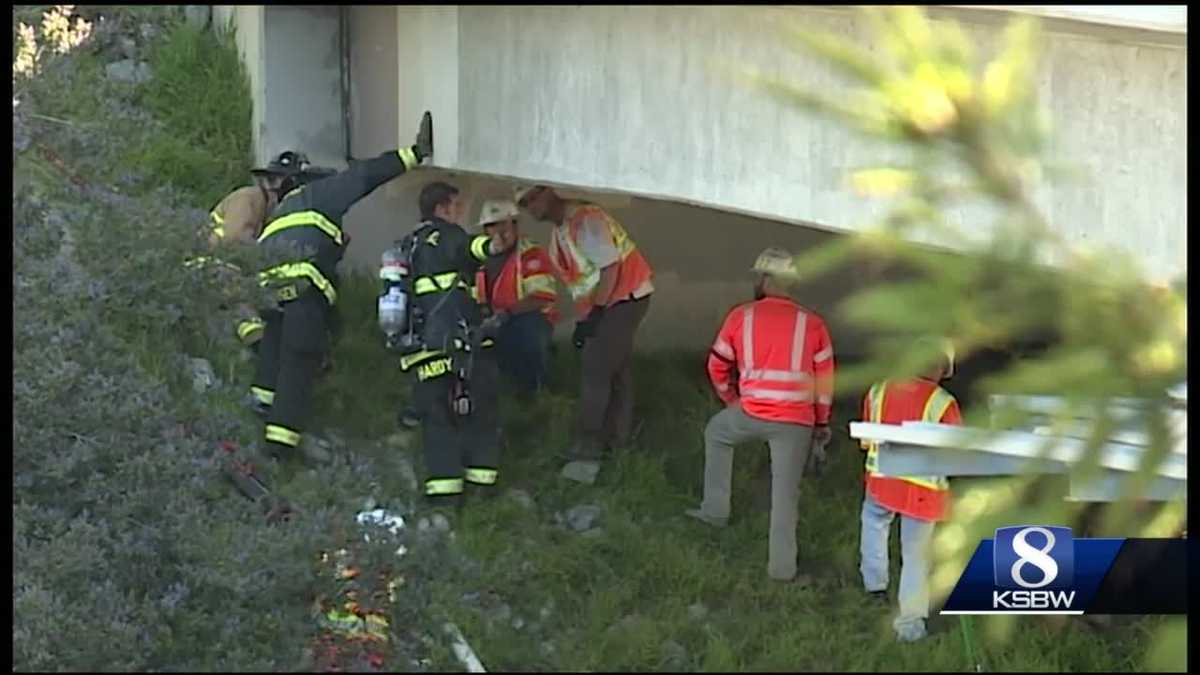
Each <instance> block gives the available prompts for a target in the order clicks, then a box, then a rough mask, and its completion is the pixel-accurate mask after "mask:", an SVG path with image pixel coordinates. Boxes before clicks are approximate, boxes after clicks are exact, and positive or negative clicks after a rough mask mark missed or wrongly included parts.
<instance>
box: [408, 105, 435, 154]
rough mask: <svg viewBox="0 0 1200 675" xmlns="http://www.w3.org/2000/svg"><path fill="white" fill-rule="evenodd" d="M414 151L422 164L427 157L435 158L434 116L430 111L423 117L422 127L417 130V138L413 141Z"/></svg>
mask: <svg viewBox="0 0 1200 675" xmlns="http://www.w3.org/2000/svg"><path fill="white" fill-rule="evenodd" d="M413 151H414V152H415V153H416V154H417V161H418V162H420V161H422V160H424V159H425V158H426V157H433V115H432V114H430V112H429V111H428V110H426V111H425V114H424V115H422V116H421V126H420V127H419V128H418V129H417V138H416V140H415V141H413Z"/></svg>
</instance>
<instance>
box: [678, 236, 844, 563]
mask: <svg viewBox="0 0 1200 675" xmlns="http://www.w3.org/2000/svg"><path fill="white" fill-rule="evenodd" d="M753 271H754V272H755V273H757V275H758V278H757V281H756V282H755V286H754V298H755V299H754V301H753V302H748V303H745V304H742V305H738V306H737V307H734V308H733V310H732V311H730V312H729V314H728V315H727V316H726V317H725V322H724V323H723V324H722V325H721V330H720V331H719V332H718V333H717V337H716V340H715V341H714V342H713V345H712V349H711V351H710V352H709V355H708V377H709V380H710V381H711V382H712V385H713V388H715V389H716V392H717V396H718V397H720V399H721V401H722V402H724V403H725V409H724V410H722V411H721V412H719V413H717V414H716V415H714V416H713V417H712V418H711V419H710V420H709V421H708V426H706V427H705V429H704V452H705V459H704V501H703V502H702V503H701V504H700V508H699V509H693V510H688V511H687V512H686V513H687V515H689V516H691V517H693V518H698V519H699V520H702V521H704V522H706V523H708V524H710V525H715V526H718V527H720V526H724V525H725V523H726V522H728V519H729V491H730V483H731V482H732V471H733V449H734V446H736V445H739V444H742V443H745V442H747V441H750V440H766V441H767V443H768V445H769V446H770V448H771V475H772V477H771V529H770V541H769V545H768V546H769V549H768V550H769V555H768V562H767V574H768V576H770V577H771V578H772V579H775V580H777V581H798V582H800V583H801V584H806V583H807V582H808V580H809V579H810V578H811V577H809V575H797V569H796V567H797V562H796V553H797V551H796V523H797V520H798V518H799V504H798V502H799V498H800V479H801V478H802V477H803V475H804V468H805V465H806V464H807V461H808V455H809V451H810V449H811V448H812V446H813V445H814V444H818V445H820V446H822V447H823V446H824V445H825V443H827V442H828V440H829V438H830V435H831V434H830V431H829V418H830V415H831V412H832V407H833V379H834V359H833V342H832V341H831V340H830V337H829V331H828V330H827V329H826V327H825V321H824V320H823V319H822V318H821V317H820V316H819V315H818V314H817V313H816V312H813V311H812V310H809V309H806V308H804V307H801V306H800V305H799V304H798V303H797V302H796V301H795V300H794V299H793V298H792V296H791V292H790V290H789V289H790V288H791V287H792V286H793V285H794V284H795V283H796V282H797V281H799V275H798V273H797V270H796V265H795V261H794V259H793V258H792V256H791V255H790V254H789V253H788V252H787V251H783V250H780V249H777V248H769V249H767V250H765V251H763V252H762V254H761V255H759V256H758V259H757V260H756V261H755V262H754V268H753Z"/></svg>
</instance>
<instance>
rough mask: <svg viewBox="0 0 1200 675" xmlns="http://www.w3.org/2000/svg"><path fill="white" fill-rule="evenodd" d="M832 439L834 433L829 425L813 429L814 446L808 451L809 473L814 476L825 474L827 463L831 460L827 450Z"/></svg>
mask: <svg viewBox="0 0 1200 675" xmlns="http://www.w3.org/2000/svg"><path fill="white" fill-rule="evenodd" d="M832 438H833V432H832V431H830V429H829V426H828V425H821V426H818V427H816V428H815V429H813V439H812V446H811V447H810V448H809V451H808V473H810V474H812V475H813V476H820V475H821V474H823V473H824V472H825V463H826V461H827V460H828V459H829V456H828V455H827V454H826V452H825V448H826V446H828V445H829V441H830V440H831V439H832Z"/></svg>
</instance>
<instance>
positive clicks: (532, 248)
mask: <svg viewBox="0 0 1200 675" xmlns="http://www.w3.org/2000/svg"><path fill="white" fill-rule="evenodd" d="M518 261H520V265H519V266H518ZM472 290H473V291H474V294H475V299H476V301H478V302H479V303H480V304H482V305H487V306H489V307H491V308H492V309H493V310H506V311H507V310H511V309H512V308H513V307H514V306H515V305H516V304H517V303H518V302H520V301H521V300H523V299H524V298H527V297H530V298H540V299H542V300H549V301H550V304H549V305H547V306H546V307H545V308H543V309H542V314H543V316H545V317H546V320H547V321H549V322H550V323H551V324H553V323H554V322H556V321H557V320H558V310H557V309H556V308H555V306H554V303H555V302H556V301H557V300H558V291H557V290H555V288H554V268H553V267H551V265H550V256H548V255H546V250H545V249H543V248H542V247H541V246H537V245H535V244H533V243H532V242H530V241H529V240H528V239H519V240H517V246H516V248H515V250H513V251H511V252H510V253H509V256H508V258H507V259H506V260H505V261H504V266H503V267H501V268H500V273H499V274H497V275H496V278H495V280H494V281H493V283H492V287H491V288H488V286H487V274H486V272H485V271H484V268H483V267H480V268H479V271H478V272H476V273H475V288H474V289H472Z"/></svg>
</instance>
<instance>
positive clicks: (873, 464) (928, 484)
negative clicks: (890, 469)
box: [862, 378, 962, 521]
mask: <svg viewBox="0 0 1200 675" xmlns="http://www.w3.org/2000/svg"><path fill="white" fill-rule="evenodd" d="M863 419H864V420H866V421H869V422H875V423H877V424H903V423H904V422H933V423H940V424H962V413H961V412H960V411H959V409H958V402H957V401H955V400H954V396H952V395H951V394H950V393H949V392H947V391H946V390H945V389H942V388H941V387H940V386H938V384H937V383H935V382H931V381H929V380H925V379H919V378H918V379H913V380H906V381H902V382H880V383H878V384H876V385H875V386H873V387H871V390H870V391H868V392H867V395H866V397H865V398H864V399H863ZM862 446H863V448H864V449H865V450H866V451H867V461H866V482H867V491H868V492H870V493H871V496H872V497H874V498H875V501H877V502H879V503H880V505H882V506H883V507H884V508H887V509H891V510H892V511H895V512H897V513H902V514H904V515H906V516H911V517H913V518H918V519H920V520H930V521H937V520H943V519H944V518H945V517H946V512H947V510H948V507H949V501H950V482H949V481H947V480H946V477H945V476H881V475H879V470H878V469H879V444H878V443H876V442H874V441H863V442H862Z"/></svg>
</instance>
